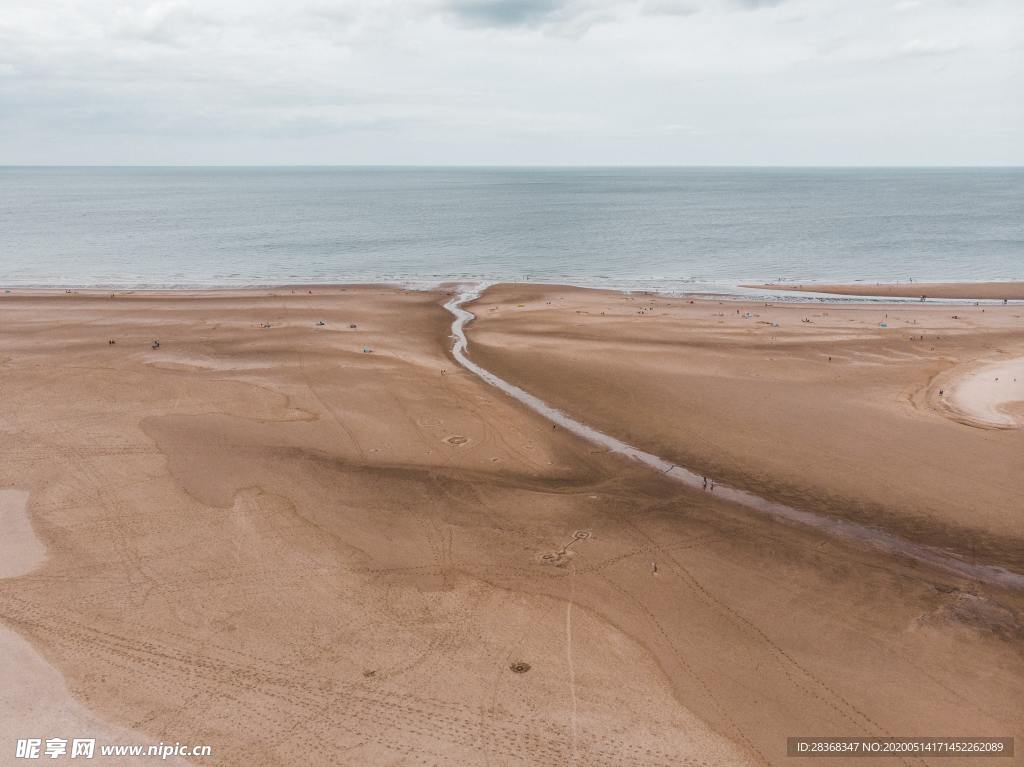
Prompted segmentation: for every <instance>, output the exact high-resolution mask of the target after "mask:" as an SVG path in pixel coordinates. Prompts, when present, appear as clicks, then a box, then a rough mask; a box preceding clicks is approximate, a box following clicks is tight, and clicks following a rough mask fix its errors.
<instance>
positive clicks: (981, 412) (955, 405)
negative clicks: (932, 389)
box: [943, 358, 1024, 429]
mask: <svg viewBox="0 0 1024 767" xmlns="http://www.w3.org/2000/svg"><path fill="white" fill-rule="evenodd" d="M949 389H950V390H949V393H948V395H945V394H944V397H945V399H944V401H943V404H944V405H946V407H948V408H949V411H950V412H951V413H952V414H953V417H955V418H958V419H960V420H962V421H963V422H964V423H966V424H968V425H972V426H981V427H983V428H985V427H987V428H995V429H1020V428H1021V427H1024V358H1017V359H1008V360H1001V361H998V362H988V363H982V364H979V365H978V366H977V368H976V369H974V370H969V371H965V372H964V373H962V374H961V375H959V376H956V377H954V378H953V379H952V380H951V381H950V383H949Z"/></svg>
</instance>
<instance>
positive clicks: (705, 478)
mask: <svg viewBox="0 0 1024 767" xmlns="http://www.w3.org/2000/svg"><path fill="white" fill-rule="evenodd" d="M704 489H705V490H707V489H708V478H707V477H704Z"/></svg>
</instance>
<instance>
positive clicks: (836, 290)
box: [743, 282, 1024, 301]
mask: <svg viewBox="0 0 1024 767" xmlns="http://www.w3.org/2000/svg"><path fill="white" fill-rule="evenodd" d="M743 287H745V288H770V289H771V290H794V291H800V292H804V293H832V294H834V295H841V296H881V297H887V298H920V297H921V296H926V297H927V298H966V299H971V298H974V299H978V300H994V301H1002V300H1003V299H1008V300H1012V301H1019V300H1022V299H1024V282H897V283H887V282H873V283H871V282H863V283H861V282H857V283H851V284H846V285H824V284H822V285H818V284H815V283H809V284H806V285H796V284H792V283H782V282H772V283H767V284H760V285H744V286H743Z"/></svg>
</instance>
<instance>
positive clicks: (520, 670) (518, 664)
mask: <svg viewBox="0 0 1024 767" xmlns="http://www.w3.org/2000/svg"><path fill="white" fill-rule="evenodd" d="M508 667H509V668H510V669H512V673H513V674H525V673H526V672H527V671H529V670H530V664H529V663H526V662H525V661H521V660H517V661H513V662H512V663H510V664H508Z"/></svg>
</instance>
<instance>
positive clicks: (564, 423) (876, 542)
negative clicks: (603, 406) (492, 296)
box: [445, 291, 1024, 589]
mask: <svg viewBox="0 0 1024 767" xmlns="http://www.w3.org/2000/svg"><path fill="white" fill-rule="evenodd" d="M478 296H479V293H478V292H477V291H467V292H465V293H462V294H461V295H459V296H456V297H455V298H453V299H452V300H451V301H449V302H448V303H446V304H445V309H447V310H448V311H449V312H451V314H452V315H453V316H454V317H455V319H454V320H453V322H452V336H453V337H454V339H455V341H454V343H453V344H452V356H453V357H454V358H455V360H456V361H457V362H458V363H459V364H460V365H462V366H463V367H464V368H466V369H467V370H468V371H470V372H471V373H473V374H474V375H476V376H477V377H479V378H481V379H483V380H484V381H485V382H486V383H489V384H490V385H491V386H494V387H495V388H497V389H500V390H501V391H503V392H505V393H506V394H508V395H509V396H510V397H512V398H514V399H516V400H518V401H519V402H521V403H523V404H524V405H526V406H527V407H529V408H530V409H531V410H533V411H534V412H536V413H539V414H540V415H542V416H544V417H545V418H547V419H548V420H549V421H551V422H552V423H555V424H558V425H559V426H560V427H562V428H563V429H565V430H566V431H569V432H572V433H573V434H575V435H576V436H578V437H581V438H582V439H585V440H587V441H588V442H591V443H593V444H595V445H599V446H601V447H603V448H606V449H607V450H608V451H609V452H613V453H618V454H619V455H622V456H625V457H627V458H630V459H632V460H634V461H638V462H640V463H642V464H644V465H646V466H649V467H650V468H651V469H654V470H655V471H658V472H660V473H662V474H664V475H665V476H666V477H668V478H670V479H673V480H675V481H677V482H679V483H680V484H683V485H686V486H687V487H690V488H692V489H695V490H701V491H706V492H712V493H714V495H715V496H716V497H718V498H719V499H721V500H725V501H730V502H732V503H735V504H737V505H740V506H744V507H746V508H749V509H753V510H755V511H758V512H761V513H763V514H767V515H768V516H770V517H772V518H773V519H775V520H777V521H779V522H784V523H788V524H796V525H801V526H804V527H811V528H814V529H815V530H818V531H820V532H822V533H824V534H826V535H829V536H832V537H834V538H839V539H842V540H845V541H849V542H851V543H854V544H858V545H861V546H863V547H865V548H870V549H874V550H876V551H882V552H885V553H887V554H892V555H896V556H903V557H907V558H909V559H912V560H915V561H918V562H921V563H924V564H928V565H931V566H932V567H935V568H936V569H939V570H944V571H946V572H948V573H952V574H954V575H957V576H960V577H963V578H968V579H970V580H975V581H981V582H984V583H992V584H995V585H998V586H1004V587H1008V588H1015V589H1024V573H1016V572H1013V571H1010V570H1006V569H1005V568H1002V567H997V566H994V565H985V564H976V563H973V562H966V561H964V560H962V559H960V558H959V557H958V556H957V555H956V554H955V553H954V552H951V551H946V550H943V549H937V548H934V547H931V546H925V545H924V544H920V543H914V542H913V541H908V540H906V539H904V538H900V537H899V536H897V535H894V534H892V533H889V532H887V531H885V530H881V529H878V528H874V527H868V526H866V525H861V524H858V523H856V522H851V521H848V520H844V519H839V518H836V517H827V516H824V515H821V514H816V513H814V512H811V511H805V510H803V509H796V508H793V507H790V506H786V505H784V504H781V503H776V502H775V501H770V500H768V499H766V498H761V497H760V496H757V495H754V494H753V493H748V492H747V491H745V490H740V489H738V488H733V487H729V486H727V485H723V484H721V483H719V482H717V481H711V482H710V486H709V487H710V488H712V489H707V488H705V485H704V481H705V478H704V477H702V476H701V475H699V474H696V473H694V472H692V471H690V470H689V469H686V468H684V467H682V466H677V465H676V464H674V463H671V462H670V461H666V460H665V459H664V458H661V457H660V456H657V455H654V454H653V453H648V452H646V451H644V450H640V449H639V448H636V447H633V446H632V445H629V444H627V443H625V442H623V441H622V440H619V439H616V438H615V437H612V436H611V435H608V434H605V433H604V432H602V431H598V430H597V429H595V428H593V427H591V426H588V425H587V424H585V423H582V422H580V421H577V420H576V419H575V418H572V417H571V416H568V415H566V414H565V413H563V412H562V411H560V410H558V409H556V408H553V407H551V405H549V404H547V403H546V402H544V401H543V400H542V399H540V398H539V397H535V396H534V395H532V394H530V393H529V392H527V391H525V390H524V389H521V388H519V387H518V386H516V385H515V384H512V383H509V382H508V381H506V380H505V379H503V378H500V377H498V376H496V375H495V374H494V373H492V372H491V371H489V370H487V369H485V368H483V367H481V366H480V365H478V364H476V363H475V362H474V361H473V360H471V359H470V358H469V357H468V356H467V351H468V348H469V341H468V340H467V339H466V332H465V327H466V323H468V322H470V321H471V320H473V319H475V315H474V314H473V313H472V312H470V311H468V310H467V309H464V308H463V306H462V304H464V303H466V302H468V301H471V300H473V299H475V298H477V297H478ZM1004 374H1005V373H1004ZM1022 379H1024V375H1022V376H1018V381H1020V380H1022ZM708 479H709V480H713V478H711V477H709V478H708Z"/></svg>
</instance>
